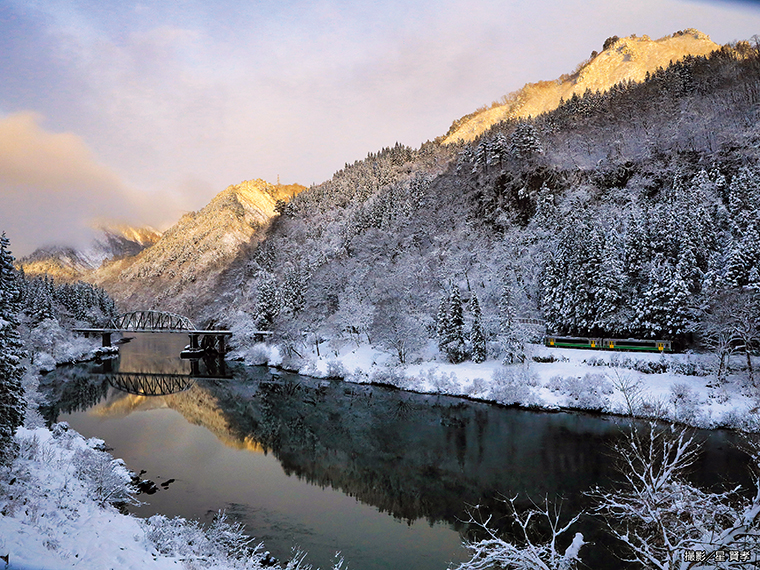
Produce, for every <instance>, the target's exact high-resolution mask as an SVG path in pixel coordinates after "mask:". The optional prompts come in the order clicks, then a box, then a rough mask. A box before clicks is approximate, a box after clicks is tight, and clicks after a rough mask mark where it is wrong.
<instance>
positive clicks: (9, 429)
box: [0, 232, 26, 463]
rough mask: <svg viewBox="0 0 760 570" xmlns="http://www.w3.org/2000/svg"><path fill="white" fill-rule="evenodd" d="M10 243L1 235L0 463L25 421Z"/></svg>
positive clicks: (8, 455)
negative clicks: (17, 429)
mask: <svg viewBox="0 0 760 570" xmlns="http://www.w3.org/2000/svg"><path fill="white" fill-rule="evenodd" d="M9 246H10V241H9V240H8V238H7V237H6V236H5V232H3V234H2V235H1V236H0V463H5V462H7V461H9V460H10V458H11V457H12V456H13V454H14V451H15V446H14V443H13V435H14V434H15V433H16V428H18V427H19V426H20V425H21V424H22V422H23V421H24V410H25V407H26V404H25V401H24V393H23V389H22V387H21V376H22V374H23V373H24V368H23V366H22V365H21V358H22V356H23V351H22V347H21V339H20V336H19V333H18V330H17V327H18V313H19V311H20V310H21V304H20V291H19V287H18V279H17V274H16V269H15V268H14V267H13V256H12V255H11V252H10V249H9Z"/></svg>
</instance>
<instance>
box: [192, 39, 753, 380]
mask: <svg viewBox="0 0 760 570" xmlns="http://www.w3.org/2000/svg"><path fill="white" fill-rule="evenodd" d="M689 38H691V39H689ZM670 40H672V41H687V40H688V41H692V40H693V41H698V42H703V41H706V40H705V36H703V35H702V34H698V33H696V32H693V33H692V32H689V33H687V34H677V35H675V36H674V37H672V38H670ZM641 43H642V45H643V46H648V45H649V44H650V43H652V42H650V41H649V40H642V42H641ZM655 43H656V42H655ZM662 43H663V44H665V45H671V41H664V42H662ZM623 45H627V46H629V48H630V46H631V44H630V42H629V41H623V42H622V43H620V42H618V41H616V42H613V43H612V46H613V48H612V49H613V51H615V53H619V52H617V51H616V50H617V48H615V47H614V46H618V47H620V46H623ZM609 49H610V48H609V47H608V50H609ZM631 51H632V53H634V55H635V53H636V52H635V50H633V49H632V48H631ZM615 57H617V56H615ZM636 57H639V58H640V59H646V58H644V56H643V55H639V56H636ZM606 59H607V58H606V56H599V57H598V58H597V65H596V66H595V67H593V68H592V69H595V70H597V71H595V73H601V71H599V70H601V69H602V67H601V63H602V62H604V61H605V60H606ZM633 59H636V58H633ZM614 69H617V68H616V67H614V66H613V67H610V68H609V72H610V73H611V74H612V73H613V71H614ZM618 79H619V77H618V76H614V77H613V79H611V81H610V83H611V84H613V86H612V87H611V88H610V89H609V90H608V91H605V92H601V91H599V92H597V91H590V90H589V91H584V93H583V95H582V96H573V97H570V98H568V99H567V100H565V101H564V102H562V104H561V105H559V106H558V107H557V108H555V109H553V110H551V111H548V112H545V113H543V114H540V115H539V116H537V117H535V118H525V119H514V118H508V119H506V120H503V121H501V122H498V123H496V124H493V125H492V126H491V127H490V128H489V129H488V131H486V132H483V133H482V134H480V135H479V136H477V137H476V138H474V139H473V140H472V141H471V142H470V143H464V142H459V143H456V144H439V143H437V142H433V143H426V144H424V145H422V147H420V148H419V149H411V148H407V147H404V146H401V145H396V146H395V147H393V148H386V149H383V150H381V151H380V152H377V153H370V154H369V155H368V156H367V158H366V159H365V160H362V161H357V162H355V163H354V164H349V165H346V167H345V168H344V169H341V170H340V171H338V172H336V173H335V175H334V176H333V177H332V178H331V179H330V180H328V181H326V182H324V183H322V184H319V185H316V186H313V187H311V188H309V189H307V190H305V191H304V192H302V193H300V194H299V195H297V196H296V197H295V198H294V199H293V200H291V202H290V203H289V204H288V206H287V208H285V209H284V210H283V212H282V215H280V216H278V217H276V218H275V219H274V220H273V222H272V225H271V228H270V230H269V231H268V232H267V237H266V240H263V241H261V242H260V243H258V244H257V245H255V246H254V247H252V248H251V249H250V250H249V252H248V253H247V259H246V260H243V259H239V260H237V266H236V267H231V268H229V270H228V271H227V272H226V276H225V281H224V284H223V287H221V288H219V289H218V290H217V295H216V298H214V299H212V300H211V302H210V303H209V304H207V305H206V306H205V307H204V308H203V311H202V315H204V316H205V317H206V318H208V319H214V320H218V319H220V318H221V319H222V321H223V322H225V323H226V324H227V325H228V326H232V327H234V329H235V330H236V331H237V333H238V334H237V336H236V338H237V339H238V341H239V342H240V343H241V344H243V345H245V344H246V343H247V341H248V339H247V338H246V336H245V335H246V331H251V330H255V329H261V328H268V329H271V330H272V331H273V332H274V333H275V336H274V339H276V340H277V341H278V342H279V343H280V347H281V354H283V356H284V365H286V366H287V367H289V368H292V369H301V367H302V366H306V364H303V363H301V364H299V362H300V361H299V356H298V355H299V354H302V353H303V351H304V350H309V347H307V346H304V343H311V348H314V347H315V346H316V345H318V344H319V343H322V342H328V347H329V348H324V347H323V349H322V350H324V351H328V350H329V351H330V354H332V355H334V356H336V355H337V354H338V353H339V352H340V350H342V349H344V347H349V346H351V345H353V346H355V347H357V348H358V347H360V346H361V345H366V344H370V345H372V346H373V347H376V348H380V349H383V350H386V351H388V352H389V353H391V354H393V355H394V358H395V359H396V360H398V361H400V362H401V363H402V364H403V363H408V362H413V361H415V360H417V359H423V360H424V359H430V358H432V357H436V354H438V356H437V357H438V358H446V359H448V360H450V361H452V362H460V361H462V360H466V359H469V358H472V359H473V360H474V361H476V362H477V360H475V359H476V358H478V359H480V358H482V357H483V356H484V355H485V357H486V358H487V359H492V358H497V359H500V360H505V361H507V362H519V361H521V360H522V359H524V358H525V354H524V352H523V348H522V347H523V346H524V343H525V341H526V340H527V339H528V338H530V334H531V333H530V331H526V330H524V327H522V326H521V325H520V322H519V319H520V318H522V319H525V318H529V319H538V320H539V322H540V321H541V320H544V321H545V322H546V323H547V326H548V328H549V330H550V331H551V332H553V333H555V334H559V335H563V334H564V335H575V336H592V337H607V338H628V337H633V338H656V339H663V338H664V339H672V340H673V341H675V342H677V343H683V344H684V345H686V344H694V343H695V342H697V341H699V342H701V343H702V344H703V345H706V346H711V347H717V346H719V345H720V346H727V345H725V342H724V341H726V339H723V338H722V337H721V338H718V337H719V336H720V334H722V333H721V332H720V331H724V330H727V327H728V325H726V324H725V322H723V324H722V325H721V324H719V323H720V322H721V320H723V321H726V319H728V320H731V319H739V318H740V315H744V314H748V315H750V316H749V317H747V318H748V320H747V322H748V323H750V324H749V325H747V327H748V328H746V331H747V332H746V335H745V336H746V338H745V340H743V341H741V340H740V339H738V337H737V339H735V340H734V341H731V342H734V343H735V345H738V344H740V343H744V344H743V346H748V347H749V346H754V345H753V344H752V343H754V342H757V341H758V334H757V327H756V325H752V324H751V323H757V322H758V320H760V319H758V318H757V316H756V313H757V303H758V298H757V296H756V295H755V294H754V293H753V291H756V290H757V289H760V277H758V275H760V239H759V238H758V235H759V234H758V233H757V228H758V227H760V210H759V209H758V204H760V184H758V181H759V180H760V151H759V150H758V149H760V142H758V141H760V130H758V127H757V125H758V124H759V122H758V119H759V118H760V115H759V113H760V105H759V103H760V52H759V51H758V49H757V48H756V47H755V46H752V45H750V44H749V43H748V42H739V43H737V44H734V45H727V46H723V47H721V48H720V49H719V50H717V51H714V52H712V53H711V54H710V55H709V56H703V55H699V56H688V57H685V58H683V59H681V60H679V61H677V62H675V63H673V64H671V65H669V66H667V67H665V68H661V69H656V70H654V71H653V72H651V73H649V75H646V73H645V74H644V78H643V81H641V82H625V83H616V84H615V81H617V80H618ZM557 100H559V97H557ZM476 300H477V301H476ZM725 307H730V309H728V310H725ZM753 311H754V312H753ZM752 315H755V316H754V317H753V316H752ZM220 316H221V317H220ZM726 322H727V321H726ZM734 324H735V325H736V326H735V327H734V329H733V330H740V329H741V325H740V324H738V323H734ZM734 324H732V325H731V326H734ZM476 325H477V326H476ZM753 327H755V328H753ZM741 330H744V329H741ZM749 331H754V332H749ZM737 334H738V333H737ZM742 334H744V333H742ZM747 335H749V336H747ZM750 337H751V338H750ZM305 339H307V340H305ZM251 340H253V337H251ZM721 343H723V344H721ZM254 360H255V359H254ZM345 372H346V371H343V373H341V371H339V370H337V369H336V370H335V371H333V372H330V373H335V374H338V375H344V374H345ZM347 372H349V373H350V372H351V370H349V371H347Z"/></svg>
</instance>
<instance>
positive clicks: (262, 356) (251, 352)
mask: <svg viewBox="0 0 760 570" xmlns="http://www.w3.org/2000/svg"><path fill="white" fill-rule="evenodd" d="M240 353H241V354H243V355H244V359H245V363H246V364H252V365H254V366H261V365H266V364H268V363H269V347H268V346H267V345H265V344H263V343H256V344H254V345H253V346H251V347H250V348H247V349H243V350H240Z"/></svg>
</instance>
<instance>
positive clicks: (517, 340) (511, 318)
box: [499, 283, 525, 364]
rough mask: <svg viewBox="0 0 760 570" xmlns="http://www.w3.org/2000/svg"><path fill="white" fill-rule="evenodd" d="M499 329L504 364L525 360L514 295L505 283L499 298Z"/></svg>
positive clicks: (523, 336)
mask: <svg viewBox="0 0 760 570" xmlns="http://www.w3.org/2000/svg"><path fill="white" fill-rule="evenodd" d="M499 328H500V332H501V341H502V348H503V350H504V355H505V356H504V364H515V363H518V362H523V361H524V360H525V333H524V331H523V330H522V328H521V327H520V326H519V324H518V323H517V314H516V312H515V301H514V293H513V292H512V287H511V285H510V284H508V283H505V284H504V286H503V287H502V289H501V295H500V297H499Z"/></svg>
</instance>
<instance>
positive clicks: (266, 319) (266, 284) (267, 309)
mask: <svg viewBox="0 0 760 570" xmlns="http://www.w3.org/2000/svg"><path fill="white" fill-rule="evenodd" d="M279 314H280V294H279V293H278V291H277V284H276V283H275V281H274V279H272V278H269V279H266V280H264V281H263V282H262V283H261V285H259V293H258V296H257V298H256V326H257V327H259V330H265V331H267V330H270V329H271V328H272V323H273V322H274V319H275V317H277V315H279Z"/></svg>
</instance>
